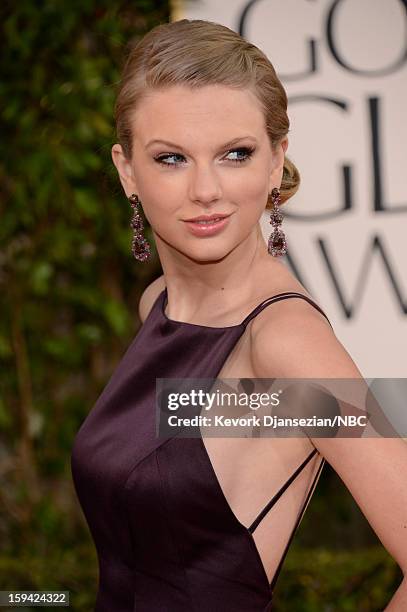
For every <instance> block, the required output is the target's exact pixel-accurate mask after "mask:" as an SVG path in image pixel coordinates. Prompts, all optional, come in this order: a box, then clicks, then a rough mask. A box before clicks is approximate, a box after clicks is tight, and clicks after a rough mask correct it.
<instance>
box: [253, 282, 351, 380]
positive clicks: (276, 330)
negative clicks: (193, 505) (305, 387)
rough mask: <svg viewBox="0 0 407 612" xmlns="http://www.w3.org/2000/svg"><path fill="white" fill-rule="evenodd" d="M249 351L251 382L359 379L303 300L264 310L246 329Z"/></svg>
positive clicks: (315, 312)
mask: <svg viewBox="0 0 407 612" xmlns="http://www.w3.org/2000/svg"><path fill="white" fill-rule="evenodd" d="M301 293H303V292H301ZM308 297H309V296H308ZM314 302H315V300H314ZM315 303H316V302H315ZM318 305H319V304H318ZM250 351H251V363H252V368H253V373H254V377H255V378H271V377H273V378H274V377H277V378H333V377H335V378H355V377H356V378H359V377H361V376H362V374H361V372H360V371H359V370H358V368H357V366H356V364H355V363H354V361H353V360H352V358H351V356H350V355H349V353H348V352H347V351H346V349H345V347H344V346H343V345H342V344H341V342H340V341H339V340H338V338H337V337H336V335H335V333H334V331H333V329H332V327H331V326H330V324H329V323H328V321H327V319H326V318H325V317H324V315H323V314H321V313H320V312H319V311H318V310H317V309H316V308H314V306H312V304H310V303H309V302H308V301H306V300H304V299H303V298H288V299H284V300H280V301H279V302H275V303H273V304H270V306H267V307H266V308H264V309H263V310H262V311H261V312H260V313H259V314H258V315H257V317H255V318H254V319H253V320H252V322H251V325H250Z"/></svg>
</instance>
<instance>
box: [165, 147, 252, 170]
mask: <svg viewBox="0 0 407 612" xmlns="http://www.w3.org/2000/svg"><path fill="white" fill-rule="evenodd" d="M237 151H238V152H243V153H244V154H245V157H244V159H230V160H228V161H231V162H232V164H242V163H244V162H245V161H247V160H249V159H250V158H251V156H252V155H253V153H254V147H239V148H237V149H230V151H228V152H227V153H226V155H229V153H236V152H237ZM167 157H183V155H181V154H180V153H165V154H163V155H158V156H157V157H154V159H155V161H156V162H157V163H159V164H162V165H163V166H178V165H179V164H178V163H175V164H168V163H167V162H165V161H164V159H165V158H167Z"/></svg>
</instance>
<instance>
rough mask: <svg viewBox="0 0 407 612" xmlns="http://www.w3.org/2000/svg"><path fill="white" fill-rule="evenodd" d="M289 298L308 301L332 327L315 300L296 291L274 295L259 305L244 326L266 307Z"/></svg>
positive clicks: (246, 319)
mask: <svg viewBox="0 0 407 612" xmlns="http://www.w3.org/2000/svg"><path fill="white" fill-rule="evenodd" d="M288 298H302V299H304V300H306V301H307V302H308V303H309V304H311V306H314V308H316V309H317V310H318V311H319V312H320V313H321V314H322V315H324V317H325V319H326V320H327V321H328V323H329V325H331V322H330V320H329V319H328V317H327V316H326V314H325V313H324V311H323V310H322V308H320V307H319V306H318V304H316V303H315V302H314V300H312V299H311V298H309V297H308V296H307V295H304V294H303V293H297V292H296V291H285V292H284V293H277V295H273V296H272V297H269V298H267V299H265V300H264V301H263V302H261V303H260V304H258V305H257V306H256V307H255V308H254V310H252V312H250V313H249V314H248V315H247V317H246V318H245V319H244V321H242V325H244V326H246V325H247V324H248V323H249V321H251V320H252V319H253V318H254V317H255V316H256V315H258V314H259V312H261V311H262V310H263V309H264V308H266V306H269V305H270V304H274V302H279V301H280V300H286V299H288ZM331 327H332V325H331ZM332 329H333V328H332Z"/></svg>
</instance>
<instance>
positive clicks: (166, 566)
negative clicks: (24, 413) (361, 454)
mask: <svg viewBox="0 0 407 612" xmlns="http://www.w3.org/2000/svg"><path fill="white" fill-rule="evenodd" d="M288 298H302V299H306V300H307V301H308V302H309V303H310V304H312V305H313V306H314V307H315V308H317V310H319V311H320V312H321V313H322V314H323V315H324V316H325V317H326V315H325V314H324V313H323V312H322V310H321V309H320V307H319V306H318V305H317V304H315V303H314V302H313V301H312V300H310V299H309V298H308V297H307V296H304V295H302V294H300V293H295V292H287V293H282V294H278V295H276V296H273V297H270V298H268V299H267V300H265V301H263V302H262V303H261V304H259V305H258V306H257V307H256V308H255V309H254V310H253V311H252V312H251V313H250V314H249V315H248V316H247V317H246V318H245V320H244V321H243V322H242V323H240V324H238V325H233V326H230V327H206V326H202V325H195V324H192V323H184V322H180V321H173V320H170V319H169V318H168V317H167V316H166V314H165V306H166V302H167V290H166V289H164V291H162V292H161V293H160V295H159V296H158V298H157V299H156V301H155V303H154V305H153V307H152V309H151V311H150V313H149V316H148V317H147V319H146V320H145V322H144V324H143V325H142V326H141V328H140V329H139V331H138V333H137V335H136V337H135V338H134V339H133V341H132V342H131V344H130V346H129V347H128V349H127V351H126V352H125V354H124V356H123V358H122V359H121V361H120V363H119V365H118V366H117V368H116V370H115V371H114V373H113V375H112V377H111V378H110V380H109V382H108V384H107V385H106V387H105V388H104V390H103V392H102V394H101V395H100V397H99V398H98V400H97V402H96V404H95V406H94V407H93V409H92V410H91V411H90V412H89V414H88V416H87V417H86V419H85V420H84V422H83V423H82V425H81V427H80V429H79V431H78V433H77V435H76V437H75V440H74V445H73V449H72V456H71V468H72V475H73V481H74V485H75V489H76V492H77V495H78V499H79V501H80V503H81V506H82V509H83V512H84V515H85V517H86V520H87V523H88V525H89V529H90V532H91V534H92V537H93V539H94V542H95V546H96V550H97V554H98V562H99V585H98V592H97V599H96V605H95V610H96V612H134V611H137V612H266V611H267V612H268V611H270V610H271V609H272V608H271V606H272V592H273V589H274V586H275V584H276V581H277V577H278V574H279V572H280V569H281V566H282V563H283V561H284V558H285V555H286V553H287V551H288V548H289V545H290V543H291V540H292V538H293V536H294V534H295V531H296V529H297V527H298V525H299V523H300V520H301V518H302V514H303V512H304V509H305V507H306V504H307V502H308V499H309V497H310V496H311V494H312V493H313V489H314V485H315V483H316V481H317V478H318V476H319V473H320V470H321V469H322V467H323V464H324V459H323V458H322V457H321V460H320V465H319V467H318V471H317V474H316V476H315V479H314V482H313V483H312V486H311V487H310V489H309V493H308V495H307V499H306V500H305V503H304V506H303V509H302V511H301V512H300V515H299V516H298V520H297V522H296V524H295V525H294V526H293V530H292V534H291V537H290V538H289V541H288V542H287V546H286V549H285V552H284V555H283V557H282V559H281V562H280V565H279V567H278V570H277V572H276V574H275V576H274V578H273V581H272V583H271V584H270V583H269V580H268V578H267V574H266V572H265V569H264V566H263V563H262V560H261V557H260V555H259V552H258V550H257V547H256V544H255V541H254V539H253V533H254V531H255V529H256V528H257V526H258V525H259V523H260V522H261V520H262V519H263V518H264V516H265V515H266V514H267V512H268V511H269V510H270V509H271V508H272V506H273V505H274V504H275V503H276V502H277V501H278V499H279V497H280V496H281V495H282V494H283V493H284V491H285V490H286V489H287V487H288V486H289V485H290V484H291V482H293V480H294V479H295V478H296V476H297V475H298V474H299V473H300V472H301V470H302V469H303V468H304V467H305V465H306V464H307V463H308V462H309V461H310V460H311V459H312V457H313V456H314V455H315V454H316V453H317V450H316V449H314V450H313V451H312V453H311V454H310V455H309V456H308V457H305V458H304V461H303V462H302V464H301V465H299V466H298V468H297V469H296V471H295V472H294V473H293V474H292V476H291V477H290V479H289V480H288V481H287V482H286V483H285V484H284V486H283V487H282V488H281V489H280V490H279V491H278V493H276V494H275V495H274V496H273V498H272V499H271V500H270V502H269V503H268V504H267V506H266V507H265V508H263V510H262V511H261V512H260V513H259V514H258V515H257V517H256V519H255V520H254V521H253V523H252V525H251V526H250V527H249V528H247V527H245V526H244V525H242V523H240V522H239V520H238V519H237V517H236V516H235V514H234V513H233V511H232V509H231V507H230V506H229V504H228V502H227V500H226V497H225V495H224V493H223V491H222V488H221V486H220V483H219V482H218V480H217V477H216V472H215V470H214V468H213V466H212V463H211V461H210V458H209V456H208V454H207V451H206V448H205V445H204V444H203V441H202V439H201V438H180V437H172V438H169V439H162V438H156V434H155V432H156V423H155V418H156V411H155V401H156V395H155V394H156V387H155V379H156V378H183V377H188V378H216V376H217V375H218V373H219V372H220V370H221V368H222V366H223V364H224V362H225V361H226V359H227V357H228V355H229V354H230V352H231V351H232V349H233V347H234V346H235V345H236V343H237V341H238V340H239V338H240V337H241V336H242V334H243V333H244V332H245V329H246V326H247V324H248V323H249V321H250V320H251V319H252V318H253V317H255V316H256V315H257V314H258V313H259V312H261V310H263V308H265V307H267V306H270V305H271V304H273V303H274V302H277V301H279V300H282V299H288ZM318 454H319V453H318ZM271 545H272V543H271Z"/></svg>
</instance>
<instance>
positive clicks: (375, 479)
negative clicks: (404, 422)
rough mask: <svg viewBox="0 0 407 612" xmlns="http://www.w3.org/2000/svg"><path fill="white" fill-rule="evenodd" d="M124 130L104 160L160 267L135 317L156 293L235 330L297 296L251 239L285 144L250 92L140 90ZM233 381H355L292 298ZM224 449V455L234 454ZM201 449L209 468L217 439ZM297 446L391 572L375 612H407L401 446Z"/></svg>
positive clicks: (250, 346) (187, 313)
mask: <svg viewBox="0 0 407 612" xmlns="http://www.w3.org/2000/svg"><path fill="white" fill-rule="evenodd" d="M132 125H133V147H134V148H133V155H132V159H131V160H128V159H126V157H125V156H124V154H123V151H122V147H121V146H120V145H119V144H115V145H114V146H113V147H112V159H113V162H114V164H115V166H116V168H117V171H118V173H119V177H120V181H121V184H122V186H123V189H124V191H125V194H126V196H127V197H129V196H130V195H131V194H132V193H136V194H138V196H139V198H140V200H141V202H142V205H143V211H144V214H145V216H146V217H147V219H148V221H149V223H150V225H151V227H152V230H153V234H154V238H155V244H156V247H157V251H158V255H159V258H160V262H161V265H162V269H163V275H162V276H161V277H159V278H158V279H156V280H155V281H154V282H153V283H151V284H150V285H149V286H148V287H147V288H146V289H145V291H144V293H143V295H142V297H141V300H140V304H139V314H140V318H141V320H142V321H144V320H145V318H146V317H147V316H148V313H149V311H150V309H151V307H152V305H153V303H154V301H155V300H156V298H157V296H158V295H159V293H160V292H161V291H162V290H163V289H164V288H165V287H167V291H168V305H167V308H166V315H167V317H169V318H170V319H173V320H176V321H183V322H187V323H195V324H199V325H207V326H210V327H223V326H229V325H235V324H238V323H240V322H241V321H242V320H243V319H244V317H245V316H246V315H247V314H248V313H249V312H250V311H251V310H252V309H253V308H254V307H255V306H256V305H257V304H258V303H259V302H261V301H262V300H264V299H265V298H267V297H270V296H272V295H275V294H276V293H280V292H282V291H297V292H300V293H303V294H304V295H308V296H309V293H308V292H307V291H306V289H305V288H304V287H303V286H302V285H301V283H299V282H298V280H297V279H296V278H295V277H294V276H293V275H292V274H291V272H290V271H289V270H288V269H287V267H286V266H285V265H284V264H282V263H281V261H279V260H278V259H277V258H274V257H272V256H270V255H269V254H268V253H267V245H266V242H265V240H264V238H263V235H262V232H261V228H260V224H259V220H260V218H261V215H262V213H263V212H264V209H265V206H266V201H267V195H268V193H270V192H271V190H272V189H273V187H280V185H281V180H282V174H283V164H284V155H285V152H286V150H287V147H288V139H287V137H285V138H283V139H282V140H281V142H280V143H279V144H278V146H277V147H276V148H275V149H274V150H273V149H272V148H271V145H270V141H269V138H268V135H267V132H266V129H265V122H264V115H263V112H262V108H261V106H260V104H259V101H258V100H257V98H256V96H255V94H254V93H253V92H252V91H250V90H248V89H241V90H236V89H231V88H228V87H225V86H221V85H209V86H205V87H201V88H199V89H191V88H188V87H186V86H179V85H177V86H171V87H169V88H166V89H163V90H160V91H152V92H149V93H148V95H146V96H145V97H144V98H143V99H142V100H141V102H140V103H139V105H138V107H137V110H136V112H135V114H134V117H133V124H132ZM152 141H155V142H152ZM164 141H165V142H164ZM231 141H234V142H233V144H228V143H231ZM250 149H253V151H252V153H251V154H250ZM238 160H242V161H238ZM215 212H216V213H228V214H229V213H231V217H230V220H229V224H228V226H227V227H226V228H225V229H224V230H223V231H222V232H221V233H219V234H217V235H215V236H212V237H205V238H201V237H199V238H198V237H196V236H193V235H192V234H191V233H190V232H189V231H188V228H187V227H186V226H185V223H184V220H185V219H189V218H191V217H195V216H198V215H201V214H212V213H215ZM270 227H271V226H270ZM140 265H142V264H140ZM310 297H312V296H310ZM304 357H306V358H304ZM239 376H245V377H253V378H318V379H328V378H355V379H360V380H362V379H363V377H362V374H361V372H360V371H359V370H358V368H357V366H356V364H355V363H354V362H353V360H352V359H351V357H350V355H349V354H348V353H347V351H346V350H345V348H344V347H343V346H342V344H341V343H340V342H339V340H338V339H337V338H336V336H335V334H334V332H333V331H332V329H331V327H330V326H329V324H328V323H327V321H326V319H325V318H324V317H323V316H322V315H321V314H320V313H319V312H318V311H317V310H315V309H314V308H313V307H312V306H311V305H310V304H308V302H306V301H305V300H302V299H289V300H284V301H280V302H277V303H275V304H273V306H272V307H270V308H265V309H264V310H263V311H262V312H261V313H260V314H259V315H258V316H257V317H255V318H254V319H253V320H252V321H251V323H250V325H249V326H248V329H247V330H246V333H245V334H243V336H242V338H241V339H240V340H239V341H238V343H237V345H236V347H235V348H234V350H233V351H232V352H231V354H230V355H229V356H228V359H227V360H226V363H225V364H224V366H223V368H222V370H221V372H220V373H219V375H218V377H219V378H228V377H230V378H232V377H239ZM285 442H286V440H285ZM233 443H237V440H229V446H228V452H229V450H230V452H231V453H233V452H234V451H233ZM287 443H288V442H287ZM290 443H291V444H295V443H296V442H295V440H294V439H291V440H290ZM205 444H206V446H207V448H208V449H209V448H211V452H210V455H211V457H212V461H213V462H214V463H215V464H216V461H217V460H218V461H219V460H220V459H219V457H220V455H221V453H222V451H224V447H222V446H221V444H222V440H219V439H214V438H212V439H210V440H206V443H205ZM297 444H298V447H297V450H298V449H300V450H302V456H303V457H304V456H306V454H305V453H306V452H309V449H312V448H313V447H315V448H317V450H318V451H319V452H320V453H321V455H323V456H324V457H325V459H326V460H327V461H328V463H329V464H330V465H331V466H332V468H333V469H334V470H335V471H336V472H337V473H338V475H339V476H340V478H341V479H342V480H343V482H344V483H345V485H346V486H347V488H348V489H349V491H350V492H351V494H352V495H353V497H354V499H355V500H356V502H357V504H358V505H359V507H360V508H361V510H362V512H363V513H364V515H365V517H366V518H367V520H368V521H369V523H370V524H371V526H372V527H373V529H374V531H375V532H376V534H377V536H378V537H379V538H380V540H381V542H382V543H383V545H384V546H385V548H386V549H387V551H388V552H389V553H390V554H391V555H392V557H393V558H394V559H395V561H396V562H397V563H398V565H399V566H400V568H401V570H402V572H403V575H404V578H403V580H402V582H401V585H400V586H399V588H398V589H397V591H396V593H395V594H394V596H393V598H392V600H391V601H390V603H389V604H388V606H387V607H386V608H385V610H386V612H396V611H400V612H401V611H403V610H407V579H406V577H405V576H406V568H407V444H406V443H405V441H403V440H402V439H400V438H391V439H390V438H389V439H379V438H357V439H354V438H335V439H332V438H311V437H310V438H305V439H304V438H303V439H300V440H297ZM307 445H308V446H307ZM208 452H209V451H208ZM235 452H236V453H238V452H239V451H238V449H237V446H236V451H235ZM216 458H217V459H216ZM230 463H231V465H233V461H231V462H230ZM288 475H289V473H288V472H287V477H288ZM229 478H230V481H231V482H232V479H233V478H236V474H234V475H232V474H230V475H229ZM246 497H247V496H246ZM248 503H250V507H251V508H252V507H253V498H251V499H250V500H249V502H248V501H247V500H246V501H245V500H243V499H242V500H241V501H240V503H239V504H237V503H236V504H235V505H236V508H235V513H236V515H238V516H239V518H240V520H242V522H245V523H248V522H249V506H248ZM256 505H257V507H260V499H259V501H258V502H256ZM277 552H278V551H277ZM277 561H278V555H277V557H276V558H275V559H274V560H273V559H271V558H270V560H269V562H268V563H265V565H266V566H267V570H268V573H269V576H272V575H273V572H274V570H275V568H276V563H277Z"/></svg>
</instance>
